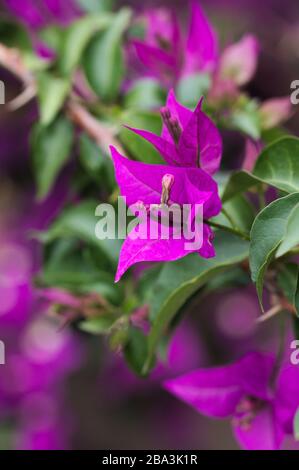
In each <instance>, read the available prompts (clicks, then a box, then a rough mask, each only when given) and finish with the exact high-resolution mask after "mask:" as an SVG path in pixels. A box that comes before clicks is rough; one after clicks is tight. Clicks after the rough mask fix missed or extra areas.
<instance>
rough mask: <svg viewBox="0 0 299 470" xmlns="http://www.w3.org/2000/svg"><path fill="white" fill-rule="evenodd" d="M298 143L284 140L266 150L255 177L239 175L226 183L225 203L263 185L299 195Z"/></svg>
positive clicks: (296, 140) (257, 163) (286, 138)
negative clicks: (237, 195)
mask: <svg viewBox="0 0 299 470" xmlns="http://www.w3.org/2000/svg"><path fill="white" fill-rule="evenodd" d="M298 155H299V139H298V138H296V137H283V138H282V139H279V140H277V141H276V142H274V143H272V144H270V145H269V146H268V147H266V148H265V149H264V150H263V151H262V153H261V155H260V156H259V158H258V159H257V162H256V165H255V168H254V170H253V173H252V174H251V173H248V172H246V171H241V172H237V173H235V174H234V175H232V177H231V178H230V180H229V181H228V183H227V186H226V189H225V191H224V194H223V201H227V200H228V199H230V198H231V197H233V196H235V195H236V194H238V193H240V192H245V191H247V190H248V189H250V188H252V187H253V186H256V185H259V184H261V183H266V184H269V185H270V186H273V187H275V188H277V189H279V190H281V191H284V192H287V193H292V192H296V191H299V158H298Z"/></svg>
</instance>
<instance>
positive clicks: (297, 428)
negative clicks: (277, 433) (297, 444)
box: [294, 408, 299, 441]
mask: <svg viewBox="0 0 299 470" xmlns="http://www.w3.org/2000/svg"><path fill="white" fill-rule="evenodd" d="M294 439H295V441H299V408H298V409H297V412H296V414H295V418H294Z"/></svg>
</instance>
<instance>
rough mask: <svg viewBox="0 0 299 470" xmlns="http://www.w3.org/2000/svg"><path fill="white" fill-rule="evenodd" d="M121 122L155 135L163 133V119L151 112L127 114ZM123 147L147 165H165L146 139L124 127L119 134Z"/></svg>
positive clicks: (122, 117) (124, 114)
mask: <svg viewBox="0 0 299 470" xmlns="http://www.w3.org/2000/svg"><path fill="white" fill-rule="evenodd" d="M121 122H122V123H123V124H126V125H128V126H131V127H136V128H139V129H146V130H148V131H151V132H153V133H155V134H160V133H161V127H162V123H161V118H160V116H159V114H157V113H153V112H150V111H138V112H137V111H135V112H126V113H123V114H122V116H121ZM119 137H120V140H121V142H122V143H123V145H124V146H125V147H126V148H127V149H128V150H129V152H130V153H131V155H132V156H133V157H134V158H135V159H136V160H141V161H142V162H145V163H163V159H162V157H161V155H160V154H159V152H157V150H156V149H155V148H154V147H153V146H152V145H151V144H150V143H149V142H147V141H146V140H145V139H143V138H142V137H140V136H139V135H137V134H135V133H134V132H132V131H130V130H129V129H126V128H125V127H123V128H122V129H121V132H120V134H119Z"/></svg>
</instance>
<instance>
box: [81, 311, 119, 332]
mask: <svg viewBox="0 0 299 470" xmlns="http://www.w3.org/2000/svg"><path fill="white" fill-rule="evenodd" d="M114 322H115V317H114V316H113V315H110V314H105V315H101V316H99V317H93V318H88V319H87V320H84V321H82V322H80V323H79V328H80V330H82V331H85V332H86V333H91V334H93V335H99V334H107V333H109V330H110V328H111V326H112V325H113V323H114Z"/></svg>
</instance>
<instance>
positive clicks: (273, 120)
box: [260, 96, 292, 129]
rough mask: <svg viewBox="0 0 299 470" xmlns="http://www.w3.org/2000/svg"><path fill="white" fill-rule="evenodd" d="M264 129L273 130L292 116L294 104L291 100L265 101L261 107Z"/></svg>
mask: <svg viewBox="0 0 299 470" xmlns="http://www.w3.org/2000/svg"><path fill="white" fill-rule="evenodd" d="M260 114H261V117H262V127H263V129H272V128H273V127H275V126H278V125H279V124H282V123H284V122H285V121H287V120H288V119H289V118H290V117H291V116H292V103H291V100H290V98H289V96H287V97H283V98H273V99H271V100H267V101H264V103H263V104H262V105H261V107H260Z"/></svg>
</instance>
